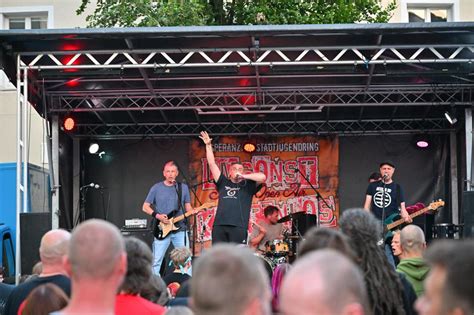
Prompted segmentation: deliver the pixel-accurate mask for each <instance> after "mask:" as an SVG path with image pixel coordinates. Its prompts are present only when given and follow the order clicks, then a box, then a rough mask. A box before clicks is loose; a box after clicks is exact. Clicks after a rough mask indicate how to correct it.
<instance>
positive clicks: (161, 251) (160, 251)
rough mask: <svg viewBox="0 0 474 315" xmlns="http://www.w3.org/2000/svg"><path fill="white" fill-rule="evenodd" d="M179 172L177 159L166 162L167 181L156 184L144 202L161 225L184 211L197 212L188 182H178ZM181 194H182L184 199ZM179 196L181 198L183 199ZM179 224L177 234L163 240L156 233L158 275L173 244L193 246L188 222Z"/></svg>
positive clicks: (154, 257)
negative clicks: (190, 241) (194, 208)
mask: <svg viewBox="0 0 474 315" xmlns="http://www.w3.org/2000/svg"><path fill="white" fill-rule="evenodd" d="M178 174H179V171H178V166H177V165H176V163H175V162H174V161H169V162H166V163H165V165H164V167H163V177H164V178H165V180H163V181H161V182H158V183H156V184H155V185H153V186H152V187H151V189H150V191H149V192H148V195H147V197H146V199H145V202H144V203H143V211H144V212H145V213H146V214H149V215H151V216H152V217H153V218H154V219H156V220H153V222H154V223H155V224H159V222H163V223H165V224H169V223H170V220H169V216H170V215H172V216H177V215H180V214H183V213H184V212H183V211H186V212H188V211H193V208H192V207H191V197H190V195H189V188H188V186H187V185H186V184H177V182H176V177H177V176H178ZM178 196H181V198H179V197H178ZM178 199H180V200H179V202H178ZM155 221H156V222H155ZM176 225H177V227H178V228H179V229H178V230H177V231H175V232H174V233H171V234H169V235H168V236H167V237H166V238H164V239H161V240H160V239H157V238H156V236H155V238H154V240H153V273H154V274H155V275H159V274H160V268H161V264H162V261H163V257H164V256H165V253H166V250H167V249H168V247H169V245H170V243H173V246H174V247H175V248H178V247H188V248H189V237H188V233H187V230H186V222H184V221H180V222H179V223H177V224H176Z"/></svg>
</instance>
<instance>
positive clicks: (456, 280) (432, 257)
mask: <svg viewBox="0 0 474 315" xmlns="http://www.w3.org/2000/svg"><path fill="white" fill-rule="evenodd" d="M424 258H425V259H426V261H427V262H428V264H429V265H430V266H431V270H430V272H429V274H428V277H427V278H426V279H425V283H424V286H425V292H424V294H423V295H422V296H421V297H419V298H418V300H417V301H416V310H417V311H418V313H419V314H420V315H444V314H450V315H451V314H452V315H472V314H474V281H472V275H473V274H474V240H472V239H466V240H439V241H437V242H434V243H433V244H432V245H431V246H430V247H429V248H428V250H427V251H426V253H425V256H424Z"/></svg>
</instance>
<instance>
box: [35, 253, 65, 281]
mask: <svg viewBox="0 0 474 315" xmlns="http://www.w3.org/2000/svg"><path fill="white" fill-rule="evenodd" d="M66 254H67V252H66ZM42 272H43V263H42V262H41V261H38V262H37V263H36V264H35V265H34V266H33V269H32V270H31V274H32V275H40V274H41V273H42Z"/></svg>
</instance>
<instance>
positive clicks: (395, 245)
mask: <svg viewBox="0 0 474 315" xmlns="http://www.w3.org/2000/svg"><path fill="white" fill-rule="evenodd" d="M391 245H392V253H393V256H395V257H399V258H401V257H400V256H401V255H402V254H403V253H402V248H401V247H400V230H397V231H395V232H393V237H392V242H391Z"/></svg>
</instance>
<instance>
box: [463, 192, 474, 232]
mask: <svg viewBox="0 0 474 315" xmlns="http://www.w3.org/2000/svg"><path fill="white" fill-rule="evenodd" d="M462 214H463V222H464V227H463V237H464V238H467V237H469V238H472V237H474V191H465V192H463V194H462Z"/></svg>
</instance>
